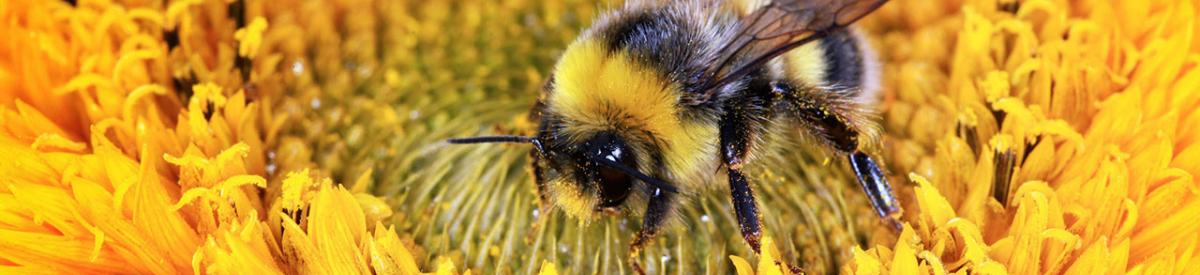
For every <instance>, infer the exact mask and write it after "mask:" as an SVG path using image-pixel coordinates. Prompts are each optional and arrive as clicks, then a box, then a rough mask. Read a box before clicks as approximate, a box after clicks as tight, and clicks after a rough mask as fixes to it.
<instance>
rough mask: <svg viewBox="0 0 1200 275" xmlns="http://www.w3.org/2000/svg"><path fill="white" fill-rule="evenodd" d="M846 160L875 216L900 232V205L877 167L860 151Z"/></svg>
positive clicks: (873, 161)
mask: <svg viewBox="0 0 1200 275" xmlns="http://www.w3.org/2000/svg"><path fill="white" fill-rule="evenodd" d="M848 158H849V161H850V167H852V168H853V169H854V175H855V176H857V177H858V184H859V185H861V186H862V189H863V193H866V194H867V199H868V200H870V201H871V206H873V207H874V208H875V214H877V215H879V217H880V218H882V219H883V221H884V223H887V224H888V226H890V227H891V228H892V230H896V231H900V230H901V225H900V203H899V202H897V201H896V197H895V196H893V195H892V186H891V184H888V181H887V177H885V176H884V175H883V172H882V171H880V170H879V165H876V164H875V160H873V159H871V156H868V155H867V154H866V153H863V152H862V151H854V153H851V154H850V156H849V157H848Z"/></svg>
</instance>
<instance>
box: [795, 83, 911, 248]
mask: <svg viewBox="0 0 1200 275" xmlns="http://www.w3.org/2000/svg"><path fill="white" fill-rule="evenodd" d="M772 88H773V91H774V92H775V93H776V94H778V95H779V97H781V98H783V99H784V103H785V106H786V108H785V109H786V110H787V111H788V112H789V113H790V115H791V116H793V117H794V118H795V119H798V120H800V122H802V123H801V124H802V125H805V127H806V128H808V129H807V130H808V131H809V133H811V134H812V135H813V136H816V137H818V138H820V139H823V140H824V141H825V142H826V143H827V144H829V145H831V146H832V147H833V148H834V149H837V150H838V151H841V152H843V153H846V154H848V156H847V160H848V161H849V162H850V167H851V168H853V169H854V175H855V176H856V177H858V184H859V185H860V186H862V188H863V193H866V195H867V199H868V200H870V201H871V206H873V207H874V208H875V214H878V215H879V217H880V218H881V219H883V221H884V223H887V224H888V226H890V227H891V228H892V229H895V230H896V231H899V230H900V203H899V202H897V201H896V197H895V196H893V195H892V186H891V185H890V184H888V181H887V177H885V176H884V175H883V171H881V170H880V169H879V165H877V164H876V163H875V160H874V159H871V156H869V155H867V154H866V153H863V152H862V151H859V150H858V134H859V132H858V129H856V128H855V127H854V126H853V123H851V122H850V119H849V118H848V117H846V116H844V115H842V114H841V113H844V112H849V111H848V110H852V109H853V108H851V107H847V106H844V105H845V104H847V103H846V102H847V100H846V99H837V98H833V97H835V96H837V95H839V93H808V92H803V89H796V88H795V87H794V86H792V85H790V84H788V83H785V82H776V83H774V84H773V85H772ZM839 110H840V111H839Z"/></svg>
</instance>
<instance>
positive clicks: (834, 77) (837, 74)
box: [820, 29, 866, 90]
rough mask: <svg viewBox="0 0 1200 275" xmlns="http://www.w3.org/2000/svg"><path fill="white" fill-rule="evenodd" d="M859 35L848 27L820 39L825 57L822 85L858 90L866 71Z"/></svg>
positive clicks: (838, 88)
mask: <svg viewBox="0 0 1200 275" xmlns="http://www.w3.org/2000/svg"><path fill="white" fill-rule="evenodd" d="M860 39H861V37H860V36H858V35H857V34H855V33H853V32H852V31H851V30H849V29H840V30H837V31H834V32H831V33H829V35H828V36H826V37H825V38H823V39H821V41H820V43H821V45H820V47H821V49H822V52H823V54H824V58H825V62H826V64H825V73H824V76H825V77H824V82H825V83H821V85H822V86H826V87H833V88H835V89H837V90H858V89H860V88H862V86H863V80H864V78H865V76H864V73H865V72H866V68H865V64H864V63H865V62H864V61H865V60H864V56H863V50H864V49H862V46H863V45H862V44H861V43H860V41H859V40H860Z"/></svg>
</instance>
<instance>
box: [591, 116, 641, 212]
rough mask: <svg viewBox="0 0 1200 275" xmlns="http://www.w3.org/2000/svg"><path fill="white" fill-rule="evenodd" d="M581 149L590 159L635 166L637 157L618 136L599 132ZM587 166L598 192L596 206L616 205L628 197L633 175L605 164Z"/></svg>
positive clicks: (610, 206) (609, 206)
mask: <svg viewBox="0 0 1200 275" xmlns="http://www.w3.org/2000/svg"><path fill="white" fill-rule="evenodd" d="M583 150H584V151H583V152H585V154H587V155H589V156H588V158H591V159H595V158H603V159H606V160H609V161H613V162H616V163H620V164H621V165H623V166H625V167H630V168H634V169H636V167H637V158H636V157H635V156H634V155H633V152H631V151H630V149H629V146H627V145H625V142H624V141H622V140H621V139H620V138H619V137H617V136H616V135H613V134H610V133H601V134H598V135H596V136H595V137H592V139H591V140H588V141H587V142H585V143H584V147H583ZM588 168H589V169H592V173H590V174H591V175H592V177H593V178H592V180H593V182H595V183H596V185H597V187H598V189H599V190H598V191H599V192H600V194H599V195H600V205H598V208H612V207H617V206H620V205H621V203H623V202H625V198H626V197H629V192H630V191H631V190H632V189H633V180H634V177H633V176H630V175H629V174H627V173H625V172H622V171H621V170H618V169H616V168H613V167H609V166H605V165H589V167H588Z"/></svg>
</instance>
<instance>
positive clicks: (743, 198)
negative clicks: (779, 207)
mask: <svg viewBox="0 0 1200 275" xmlns="http://www.w3.org/2000/svg"><path fill="white" fill-rule="evenodd" d="M729 191H730V192H731V193H733V210H734V212H736V214H737V221H738V228H739V229H741V231H742V239H745V240H746V244H749V245H750V248H751V249H754V253H756V254H757V253H759V252H760V245H759V239H760V238H762V228H761V226H759V222H758V206H757V205H756V202H755V200H754V191H753V190H750V182H749V181H746V176H744V175H742V172H741V170H737V169H729Z"/></svg>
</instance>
